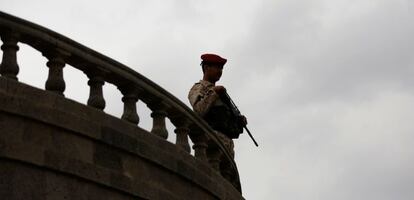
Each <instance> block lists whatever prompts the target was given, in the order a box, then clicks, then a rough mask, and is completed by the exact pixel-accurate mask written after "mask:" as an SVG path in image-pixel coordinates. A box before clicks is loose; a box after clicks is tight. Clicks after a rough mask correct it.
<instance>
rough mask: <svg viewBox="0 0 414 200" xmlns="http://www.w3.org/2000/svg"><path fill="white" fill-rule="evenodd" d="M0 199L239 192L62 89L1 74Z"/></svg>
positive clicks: (227, 195) (230, 195)
mask: <svg viewBox="0 0 414 200" xmlns="http://www.w3.org/2000/svg"><path fill="white" fill-rule="evenodd" d="M0 177H1V178H0V196H1V197H2V199H3V198H4V199H11V200H14V199H243V197H242V196H241V194H240V192H239V191H238V190H237V189H236V188H235V187H233V186H232V185H231V184H230V183H229V182H228V181H226V180H225V179H224V178H223V177H222V176H221V175H220V174H219V172H218V171H216V170H214V169H212V168H211V167H210V166H208V164H207V163H205V162H202V161H200V160H198V159H195V158H194V157H193V156H191V155H190V154H188V153H187V152H186V151H184V150H183V149H181V148H177V146H176V145H175V144H172V143H170V142H168V141H166V140H164V139H162V138H160V137H158V136H156V135H154V134H150V133H149V132H147V131H145V130H143V129H141V128H139V127H138V126H135V125H133V124H131V123H128V122H127V121H125V120H121V119H118V118H115V117H113V116H110V115H108V114H105V113H104V112H102V111H101V110H98V109H95V108H93V107H89V106H85V105H83V104H80V103H77V102H75V101H72V100H70V99H66V98H65V97H63V96H62V95H59V94H56V93H54V92H50V91H44V90H40V89H37V88H33V87H31V86H29V85H25V84H23V83H19V82H17V81H15V80H12V79H6V78H3V77H0Z"/></svg>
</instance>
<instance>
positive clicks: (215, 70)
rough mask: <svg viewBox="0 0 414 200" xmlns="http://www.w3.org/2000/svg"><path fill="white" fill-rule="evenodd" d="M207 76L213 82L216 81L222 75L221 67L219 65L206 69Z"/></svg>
mask: <svg viewBox="0 0 414 200" xmlns="http://www.w3.org/2000/svg"><path fill="white" fill-rule="evenodd" d="M206 72H207V73H208V76H209V77H210V78H211V79H212V80H214V81H218V80H220V78H221V75H222V73H223V66H220V65H211V66H208V67H207V71H206Z"/></svg>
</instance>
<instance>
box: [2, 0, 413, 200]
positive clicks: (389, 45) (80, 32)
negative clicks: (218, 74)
mask: <svg viewBox="0 0 414 200" xmlns="http://www.w3.org/2000/svg"><path fill="white" fill-rule="evenodd" d="M0 9H1V10H2V11H4V12H7V13H9V14H12V15H15V16H18V17H21V18H23V19H26V20H29V21H31V22H34V23H37V24H39V25H42V26H44V27H47V28H49V29H51V30H54V31H56V32H58V33H60V34H63V35H65V36H67V37H69V38H71V39H73V40H75V41H77V42H79V43H81V44H83V45H85V46H88V47H90V48H92V49H94V50H96V51H98V52H100V53H102V54H104V55H107V56H109V57H111V58H113V59H115V60H117V61H119V62H121V63H123V64H125V65H127V66H129V67H130V68H132V69H134V70H136V71H137V72H139V73H141V74H142V75H144V76H146V77H148V78H149V79H151V80H152V81H154V82H156V83H157V84H159V85H160V86H162V87H163V88H165V89H166V90H168V91H169V92H171V93H172V94H174V95H175V96H177V97H178V98H179V99H180V100H182V101H183V102H185V103H186V104H187V105H189V103H188V100H187V93H188V90H189V89H190V88H191V86H192V85H193V84H194V83H195V82H197V81H198V80H199V79H201V77H202V72H201V69H200V66H199V63H200V55H201V54H202V53H205V52H211V53H217V54H219V55H221V56H223V57H225V58H227V59H228V62H227V64H226V66H225V69H224V73H223V76H222V80H221V81H220V82H219V83H218V84H222V85H224V86H225V87H226V88H227V90H228V92H229V94H230V95H231V96H232V97H233V99H234V101H235V102H236V103H237V104H238V107H239V108H240V110H241V111H242V112H243V113H244V114H245V115H246V116H247V118H248V121H249V125H248V127H249V129H250V130H251V132H252V133H253V134H254V136H255V137H256V140H257V141H258V143H259V145H260V147H259V148H256V147H255V146H254V145H253V143H252V142H251V141H250V139H249V138H248V136H247V135H242V136H241V138H240V139H239V140H236V141H235V145H236V162H237V164H238V167H239V171H240V176H241V182H242V187H243V192H244V193H243V195H244V197H245V198H246V199H255V200H256V199H258V200H261V199H264V200H267V199H268V200H273V199H281V200H282V199H283V200H300V199H306V200H332V199H336V200H349V199H352V200H371V199H372V200H391V199H392V200H412V199H414V173H413V171H414V123H413V119H414V80H413V77H414V56H413V53H414V37H413V36H414V1H412V0H313V1H308V0H273V1H272V0H267V1H266V0H256V1H240V0H239V1H236V0H232V1H218V0H210V1H202V0H176V1H172V0H164V1H161V0H158V1H157V0H151V1H149V0H148V1H132V0H131V1H126V0H118V1H106V2H104V1H81V0H71V1H57V0H50V1H41V0H38V1H22V0H0ZM18 56H19V59H18V62H19V65H20V70H21V72H20V74H19V78H20V80H21V81H23V82H27V83H29V84H31V85H34V86H36V87H41V88H44V82H45V80H46V78H47V67H46V66H45V62H46V59H45V58H43V57H42V56H41V54H40V53H38V52H36V51H33V50H32V49H31V48H29V47H27V46H24V45H21V50H20V51H19V55H18ZM65 79H66V84H67V90H66V92H65V94H66V96H67V97H68V98H72V99H75V100H77V101H80V102H82V103H85V102H86V100H87V98H88V87H87V84H86V81H87V79H86V77H85V76H84V75H83V74H82V73H80V72H78V71H76V70H74V69H73V68H71V67H65ZM104 93H105V94H104V96H105V98H106V100H107V108H106V109H105V111H106V112H108V113H110V114H113V115H116V116H120V115H121V113H122V103H121V100H120V99H121V95H120V93H119V92H118V91H117V90H116V88H115V87H114V86H111V85H108V84H106V85H105V88H104ZM138 109H139V112H140V115H141V120H142V123H141V124H142V125H141V126H142V127H144V128H146V129H150V128H151V120H150V117H149V111H148V109H147V108H146V106H145V105H143V104H139V105H138ZM169 126H171V125H169ZM170 135H173V133H171V132H170ZM170 140H172V139H171V138H170Z"/></svg>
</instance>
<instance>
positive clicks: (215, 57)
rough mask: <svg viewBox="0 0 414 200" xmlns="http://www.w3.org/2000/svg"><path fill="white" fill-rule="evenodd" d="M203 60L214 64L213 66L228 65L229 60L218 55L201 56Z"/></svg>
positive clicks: (207, 54)
mask: <svg viewBox="0 0 414 200" xmlns="http://www.w3.org/2000/svg"><path fill="white" fill-rule="evenodd" d="M201 60H203V62H205V63H212V64H222V65H224V64H226V62H227V59H225V58H222V57H220V56H219V55H216V54H211V53H206V54H203V55H201Z"/></svg>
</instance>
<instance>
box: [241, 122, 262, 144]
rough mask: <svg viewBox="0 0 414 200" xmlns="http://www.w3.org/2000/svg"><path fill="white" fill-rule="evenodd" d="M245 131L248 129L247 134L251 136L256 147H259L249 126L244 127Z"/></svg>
mask: <svg viewBox="0 0 414 200" xmlns="http://www.w3.org/2000/svg"><path fill="white" fill-rule="evenodd" d="M244 129H246V131H247V133H248V134H249V136H250V138H251V139H252V140H253V142H254V145H256V147H258V146H259V145H258V144H257V142H256V140H255V139H254V138H253V135H252V134H251V133H250V131H249V129H248V128H247V126H244Z"/></svg>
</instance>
